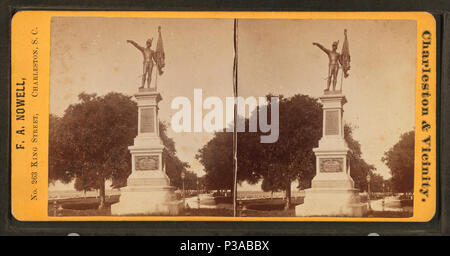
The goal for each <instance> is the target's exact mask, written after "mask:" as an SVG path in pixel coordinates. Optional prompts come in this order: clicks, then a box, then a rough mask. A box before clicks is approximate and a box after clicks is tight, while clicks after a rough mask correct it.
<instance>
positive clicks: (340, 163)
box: [319, 158, 344, 172]
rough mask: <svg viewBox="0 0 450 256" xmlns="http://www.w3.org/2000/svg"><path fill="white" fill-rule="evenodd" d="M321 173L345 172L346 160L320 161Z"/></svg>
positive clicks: (329, 159) (325, 159)
mask: <svg viewBox="0 0 450 256" xmlns="http://www.w3.org/2000/svg"><path fill="white" fill-rule="evenodd" d="M319 166H320V172H342V171H343V170H344V160H343V159H342V158H321V159H319Z"/></svg>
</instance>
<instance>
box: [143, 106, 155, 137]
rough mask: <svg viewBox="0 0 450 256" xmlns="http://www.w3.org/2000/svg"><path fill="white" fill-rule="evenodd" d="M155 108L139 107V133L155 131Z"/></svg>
mask: <svg viewBox="0 0 450 256" xmlns="http://www.w3.org/2000/svg"><path fill="white" fill-rule="evenodd" d="M154 113H155V110H154V108H153V107H150V108H143V109H141V127H140V129H141V133H152V132H155V116H154Z"/></svg>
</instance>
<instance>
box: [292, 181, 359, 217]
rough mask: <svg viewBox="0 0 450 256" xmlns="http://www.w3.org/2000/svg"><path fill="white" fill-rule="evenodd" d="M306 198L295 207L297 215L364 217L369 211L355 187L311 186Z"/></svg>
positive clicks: (307, 190) (306, 191) (306, 192)
mask: <svg viewBox="0 0 450 256" xmlns="http://www.w3.org/2000/svg"><path fill="white" fill-rule="evenodd" d="M304 200H305V201H304V202H303V204H301V205H298V206H296V207H295V215H296V216H301V217H306V216H327V217H329V216H333V217H341V216H342V217H362V216H364V215H365V214H366V213H367V204H366V203H361V201H360V198H359V190H358V189H354V188H310V189H306V190H305V199H304Z"/></svg>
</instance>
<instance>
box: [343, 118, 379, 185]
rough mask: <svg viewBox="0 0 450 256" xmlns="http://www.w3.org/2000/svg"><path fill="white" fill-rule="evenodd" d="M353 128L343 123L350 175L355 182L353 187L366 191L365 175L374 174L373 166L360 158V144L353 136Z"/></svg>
mask: <svg viewBox="0 0 450 256" xmlns="http://www.w3.org/2000/svg"><path fill="white" fill-rule="evenodd" d="M354 129H355V128H354V127H353V126H351V125H349V124H345V125H344V139H345V141H346V142H347V145H348V147H349V149H350V154H349V160H350V176H351V177H352V179H353V181H354V182H355V187H356V188H359V189H360V190H362V191H367V175H368V174H369V175H371V176H373V175H374V173H373V172H374V171H375V166H373V165H370V164H368V163H366V161H364V159H362V157H361V155H362V152H361V144H360V143H359V142H358V141H357V140H355V139H354V138H353V130H354Z"/></svg>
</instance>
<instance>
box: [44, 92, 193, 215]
mask: <svg viewBox="0 0 450 256" xmlns="http://www.w3.org/2000/svg"><path fill="white" fill-rule="evenodd" d="M78 98H79V100H80V102H79V103H76V104H72V105H70V106H69V107H68V108H67V109H66V111H65V113H64V115H63V117H57V116H55V115H51V116H50V141H49V142H50V143H49V144H50V148H49V180H50V181H55V180H60V181H62V182H63V183H69V182H71V181H72V180H75V189H77V190H82V191H86V190H92V189H98V190H99V193H100V208H102V207H103V206H104V201H105V182H106V180H112V186H113V187H123V186H125V185H126V179H127V178H128V176H129V175H130V174H131V155H130V153H129V151H128V146H130V145H132V144H133V139H134V137H136V135H137V120H138V116H137V113H138V111H137V110H138V108H137V104H136V103H135V102H134V101H132V100H131V97H129V96H126V95H123V94H120V93H108V94H106V95H104V96H97V95H96V94H86V93H81V94H80V95H79V96H78ZM165 131H166V127H165V125H164V124H163V123H160V132H161V138H162V140H163V143H164V146H165V148H164V152H163V159H164V161H165V163H166V170H167V172H168V175H169V177H173V179H174V180H175V181H177V179H176V177H178V176H179V173H181V171H182V170H184V168H186V167H187V164H186V163H183V162H181V161H180V160H179V159H178V158H177V157H176V151H175V144H174V142H173V140H172V139H170V138H168V137H167V136H166V133H165Z"/></svg>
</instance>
